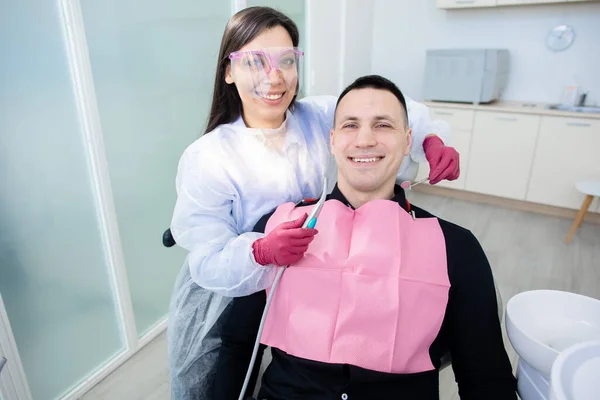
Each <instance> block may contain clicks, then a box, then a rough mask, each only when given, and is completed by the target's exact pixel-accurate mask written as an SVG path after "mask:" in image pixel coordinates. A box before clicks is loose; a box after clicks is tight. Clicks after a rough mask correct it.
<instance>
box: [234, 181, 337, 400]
mask: <svg viewBox="0 0 600 400" xmlns="http://www.w3.org/2000/svg"><path fill="white" fill-rule="evenodd" d="M326 199H327V178H326V177H325V178H324V179H323V192H322V193H321V197H320V198H319V201H318V202H317V204H315V206H314V207H313V209H312V211H311V212H310V214H309V215H308V217H307V218H306V221H304V224H302V227H303V228H311V229H312V228H314V227H315V225H316V224H317V218H318V217H319V213H320V212H321V209H322V208H323V204H325V200H326ZM287 267H289V265H286V266H282V267H281V268H279V271H277V275H276V276H275V281H274V282H273V285H271V291H270V292H269V296H268V297H267V303H266V305H265V309H264V311H263V314H262V318H261V320H260V325H259V327H258V333H257V335H256V341H255V342H254V349H253V351H252V358H251V359H250V365H249V367H248V371H247V372H246V378H245V379H244V385H243V386H242V391H241V392H240V397H238V400H244V394H245V393H246V390H247V389H248V384H249V383H250V377H251V376H252V370H253V369H254V363H255V362H256V356H257V354H258V348H259V346H260V338H261V336H262V332H263V329H264V327H265V321H266V319H267V313H268V312H269V306H270V305H271V301H272V300H273V295H274V294H275V290H276V289H277V285H278V284H279V280H280V279H281V276H282V275H283V272H284V271H285V270H286V268H287Z"/></svg>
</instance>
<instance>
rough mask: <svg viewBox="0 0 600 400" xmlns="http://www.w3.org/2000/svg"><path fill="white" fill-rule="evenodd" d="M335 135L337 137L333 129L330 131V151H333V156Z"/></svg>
mask: <svg viewBox="0 0 600 400" xmlns="http://www.w3.org/2000/svg"><path fill="white" fill-rule="evenodd" d="M334 135H335V131H334V130H333V129H332V130H330V131H329V149H330V151H331V154H333V145H334V142H335V138H334Z"/></svg>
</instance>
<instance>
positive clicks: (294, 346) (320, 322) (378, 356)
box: [261, 200, 450, 373]
mask: <svg viewBox="0 0 600 400" xmlns="http://www.w3.org/2000/svg"><path fill="white" fill-rule="evenodd" d="M311 208H312V206H311V207H301V208H294V204H293V203H286V204H284V205H282V206H280V207H278V208H277V210H276V211H275V213H274V214H273V216H272V217H271V218H270V219H269V221H268V223H267V226H266V230H265V231H266V233H269V232H270V231H271V230H272V229H273V228H274V227H276V226H277V225H278V224H280V223H282V222H284V221H289V220H293V219H296V218H298V217H300V215H302V214H304V213H310V209H311ZM316 229H318V230H319V233H318V234H317V235H316V236H315V239H314V240H313V242H312V243H311V244H310V246H309V248H308V251H307V252H306V253H305V256H304V258H303V259H302V260H300V261H299V262H298V263H296V264H294V265H291V266H290V267H289V268H288V269H287V270H286V271H285V273H284V274H283V276H282V278H281V281H280V283H279V287H278V288H277V289H276V290H277V292H276V293H275V296H274V298H273V302H272V304H271V308H270V309H269V313H268V316H267V320H266V324H265V328H264V331H263V334H262V337H261V342H262V343H264V344H266V345H268V346H271V347H275V348H278V349H280V350H282V351H284V352H286V353H288V354H290V355H293V356H296V357H300V358H304V359H309V360H314V361H320V362H325V363H334V364H338V363H339V364H351V365H356V366H359V367H362V368H366V369H370V370H374V371H381V372H388V373H418V372H423V371H428V370H432V369H434V367H433V364H432V363H431V358H430V356H429V347H430V346H431V344H432V343H433V341H434V340H435V338H436V337H437V335H438V333H439V330H440V328H441V325H442V321H443V319H444V314H445V311H446V305H447V302H448V290H449V288H450V282H449V280H448V272H447V271H448V269H447V263H446V247H445V240H444V235H443V233H442V230H441V228H440V225H439V222H438V220H437V219H436V218H422V219H413V218H412V216H411V215H410V214H409V213H407V212H406V211H405V210H404V209H402V208H401V207H400V205H399V204H398V203H397V202H394V201H388V200H376V201H371V202H369V203H367V204H365V205H363V206H362V207H360V208H359V209H358V210H352V209H351V208H350V207H347V206H345V205H344V204H342V203H341V202H339V201H337V200H329V201H326V202H325V204H324V206H323V209H322V211H321V214H320V216H319V220H318V222H317V226H316Z"/></svg>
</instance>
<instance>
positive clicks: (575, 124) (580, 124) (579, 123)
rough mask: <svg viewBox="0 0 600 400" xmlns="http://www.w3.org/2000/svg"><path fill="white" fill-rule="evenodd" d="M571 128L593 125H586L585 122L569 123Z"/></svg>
mask: <svg viewBox="0 0 600 400" xmlns="http://www.w3.org/2000/svg"><path fill="white" fill-rule="evenodd" d="M567 125H569V126H584V127H585V126H592V125H591V124H586V123H585V122H567Z"/></svg>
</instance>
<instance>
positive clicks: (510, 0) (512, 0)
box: [497, 0, 569, 6]
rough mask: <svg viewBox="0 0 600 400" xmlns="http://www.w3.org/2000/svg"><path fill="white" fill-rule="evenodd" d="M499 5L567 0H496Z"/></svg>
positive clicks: (562, 1)
mask: <svg viewBox="0 0 600 400" xmlns="http://www.w3.org/2000/svg"><path fill="white" fill-rule="evenodd" d="M497 1H498V3H497V4H498V5H499V6H508V5H524V4H547V3H566V2H567V1H569V0H497Z"/></svg>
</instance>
